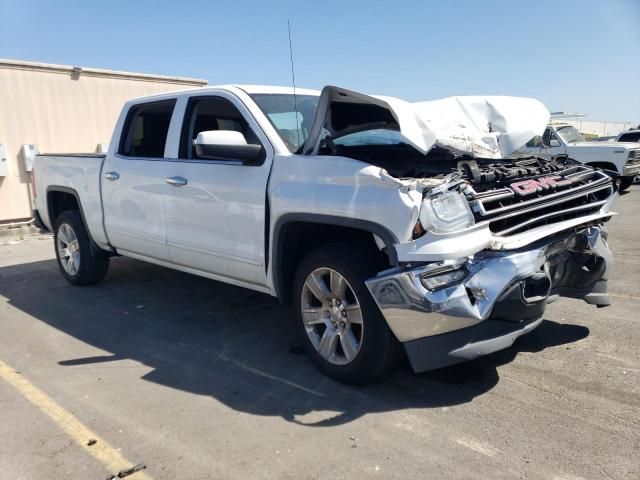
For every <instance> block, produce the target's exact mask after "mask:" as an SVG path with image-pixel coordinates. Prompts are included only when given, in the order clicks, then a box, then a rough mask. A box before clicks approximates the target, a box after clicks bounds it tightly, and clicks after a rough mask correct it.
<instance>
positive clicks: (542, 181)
mask: <svg viewBox="0 0 640 480" xmlns="http://www.w3.org/2000/svg"><path fill="white" fill-rule="evenodd" d="M567 185H571V180H566V179H563V178H562V177H561V176H560V175H550V176H548V177H540V178H538V179H535V180H534V179H529V180H522V181H520V182H514V183H512V184H511V185H509V187H511V190H513V191H514V193H516V194H518V195H520V196H521V197H524V196H526V195H532V194H534V193H537V192H542V191H544V190H549V189H550V188H556V187H565V186H567Z"/></svg>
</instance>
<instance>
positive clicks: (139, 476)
mask: <svg viewBox="0 0 640 480" xmlns="http://www.w3.org/2000/svg"><path fill="white" fill-rule="evenodd" d="M0 379H2V380H4V381H6V382H7V383H9V384H10V385H12V386H13V387H14V388H15V389H16V390H18V392H20V394H21V395H22V396H23V397H24V398H26V399H27V400H29V402H31V403H32V404H33V405H35V406H36V407H38V409H39V410H40V411H41V412H43V413H44V414H45V415H47V416H48V417H49V418H50V419H51V420H53V421H54V422H55V423H56V424H57V425H58V426H59V427H60V428H61V429H62V431H64V432H65V433H66V434H67V435H68V436H69V437H71V438H72V439H73V440H74V441H75V442H76V443H77V444H78V445H79V446H80V447H81V448H82V449H84V451H86V452H87V453H88V454H89V455H91V456H92V457H94V458H95V459H96V460H98V461H99V462H100V463H101V464H102V465H104V467H105V468H106V469H107V471H108V472H110V473H111V474H116V473H118V472H119V471H120V470H122V469H124V468H129V467H132V466H133V465H135V464H134V463H132V462H130V461H129V460H127V459H126V458H124V457H123V456H122V455H120V453H119V452H118V451H117V450H116V449H115V448H113V447H112V446H111V445H109V444H108V443H107V442H106V441H105V440H104V439H102V438H100V437H99V436H98V435H96V434H95V433H94V432H92V431H91V430H89V428H87V427H86V426H85V425H83V424H82V423H81V422H80V420H78V419H77V418H76V417H74V416H73V415H72V414H71V413H69V412H68V411H66V410H65V409H64V408H62V407H61V406H60V405H59V404H58V403H57V402H56V401H55V400H53V399H51V398H49V397H48V396H47V395H46V394H45V393H44V392H43V391H42V390H40V389H39V388H38V387H36V386H35V385H33V384H32V383H31V382H29V381H28V380H27V379H26V378H24V377H23V376H22V375H20V374H19V373H16V372H15V370H14V369H13V368H11V367H10V366H9V365H7V364H6V363H4V362H3V361H2V360H0ZM92 438H93V439H95V440H97V443H95V444H94V445H92V446H88V445H87V441H88V440H89V439H92ZM131 479H132V480H133V479H135V480H153V478H152V477H151V476H149V475H148V474H147V473H145V472H137V473H135V474H134V475H133V476H132V477H131Z"/></svg>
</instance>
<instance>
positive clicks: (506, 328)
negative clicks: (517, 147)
mask: <svg viewBox="0 0 640 480" xmlns="http://www.w3.org/2000/svg"><path fill="white" fill-rule="evenodd" d="M612 265H613V258H612V255H611V252H610V251H609V248H608V246H607V244H606V232H605V231H604V230H603V228H602V227H600V226H594V227H589V228H583V229H582V230H578V231H572V232H571V233H567V232H565V233H564V234H562V235H557V236H555V237H553V238H547V239H544V240H541V241H539V242H537V243H535V244H532V245H529V246H527V247H526V248H524V249H520V250H512V251H491V250H484V251H482V252H480V253H478V254H476V255H474V256H473V257H468V258H464V259H460V260H457V261H453V262H452V261H447V262H442V263H430V264H428V265H423V266H420V267H414V268H398V269H393V270H387V271H385V272H381V273H380V274H379V275H378V276H376V277H374V278H371V279H369V280H368V281H367V282H366V283H367V287H368V289H369V291H370V292H371V294H372V296H373V298H374V300H375V301H376V303H377V304H378V306H379V307H380V310H381V311H382V314H383V315H384V317H385V319H386V320H387V323H388V324H389V327H390V328H391V330H392V331H393V333H394V334H395V336H396V337H397V338H398V340H400V342H402V343H403V344H404V347H405V350H406V352H407V355H408V356H409V360H410V362H411V364H412V367H413V368H414V370H415V371H424V370H429V369H432V368H439V367H441V366H445V365H450V364H453V363H457V362H461V361H464V360H469V359H472V358H475V357H477V356H480V355H485V354H487V353H491V352H494V351H497V350H500V349H502V348H506V347H508V346H510V345H511V344H512V343H513V342H514V341H515V339H516V338H517V337H519V336H520V335H523V334H525V333H527V332H529V331H530V330H532V329H533V328H535V327H536V326H537V325H538V324H539V323H540V322H541V321H542V315H543V314H544V310H545V308H546V305H547V303H548V302H549V301H551V300H554V299H555V298H557V297H558V296H566V297H572V298H579V299H583V300H585V301H586V302H587V303H590V304H594V305H597V306H606V305H609V303H610V302H609V297H608V295H607V276H608V272H609V270H610V269H611V267H612ZM447 269H449V270H451V269H459V270H461V271H462V272H463V277H462V278H458V279H457V280H456V282H455V283H453V284H450V285H445V286H443V287H441V288H438V289H435V290H429V289H428V288H426V286H425V285H424V284H423V278H424V277H425V276H430V275H433V273H434V272H439V271H443V270H445V271H446V270H447ZM427 350H428V351H427Z"/></svg>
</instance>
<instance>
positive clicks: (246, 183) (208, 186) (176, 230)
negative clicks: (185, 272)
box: [166, 92, 273, 285]
mask: <svg viewBox="0 0 640 480" xmlns="http://www.w3.org/2000/svg"><path fill="white" fill-rule="evenodd" d="M181 101H184V102H185V105H184V110H185V114H184V120H183V124H182V132H181V139H180V145H179V152H178V159H177V161H176V162H174V163H173V170H172V172H171V176H173V177H175V178H179V179H181V180H183V181H184V182H183V183H182V184H181V185H175V186H173V187H171V188H169V192H168V193H167V200H166V216H167V243H168V246H169V254H170V257H171V261H172V262H173V263H175V264H178V265H182V266H185V267H190V268H193V269H197V270H200V271H203V272H207V273H209V274H214V275H216V276H220V277H224V278H225V279H229V280H237V281H241V282H247V283H250V284H255V285H265V284H266V272H265V214H266V212H265V208H266V207H265V205H266V189H267V180H268V177H269V170H270V168H271V162H272V158H273V148H272V146H271V144H270V143H269V141H268V140H267V137H266V136H265V135H264V133H263V132H262V131H261V129H260V128H259V126H258V125H257V123H256V122H255V120H254V119H253V117H252V116H251V114H250V113H249V111H248V110H247V109H246V107H245V106H244V105H243V104H242V102H241V101H240V100H239V99H238V98H237V97H235V96H234V95H232V94H230V93H227V92H220V93H218V94H216V95H212V94H210V93H209V94H206V95H194V96H191V97H190V98H185V99H184V100H183V99H181ZM208 130H234V131H238V132H241V133H242V134H243V135H244V137H245V139H246V141H247V143H249V144H258V145H262V146H263V147H264V155H263V157H262V158H261V159H260V161H258V162H255V163H253V164H251V165H245V164H243V163H242V162H240V161H234V160H229V159H225V158H214V159H212V158H207V159H205V158H199V157H198V155H197V153H196V152H195V149H194V148H193V140H194V139H195V138H196V136H197V135H198V133H199V132H201V131H208Z"/></svg>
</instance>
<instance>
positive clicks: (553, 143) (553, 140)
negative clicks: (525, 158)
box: [549, 138, 560, 147]
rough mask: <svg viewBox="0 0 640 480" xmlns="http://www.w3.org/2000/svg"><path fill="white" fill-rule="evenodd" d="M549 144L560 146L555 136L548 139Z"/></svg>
mask: <svg viewBox="0 0 640 480" xmlns="http://www.w3.org/2000/svg"><path fill="white" fill-rule="evenodd" d="M549 146H550V147H559V146H560V140H558V139H557V138H552V139H551V140H549Z"/></svg>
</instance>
